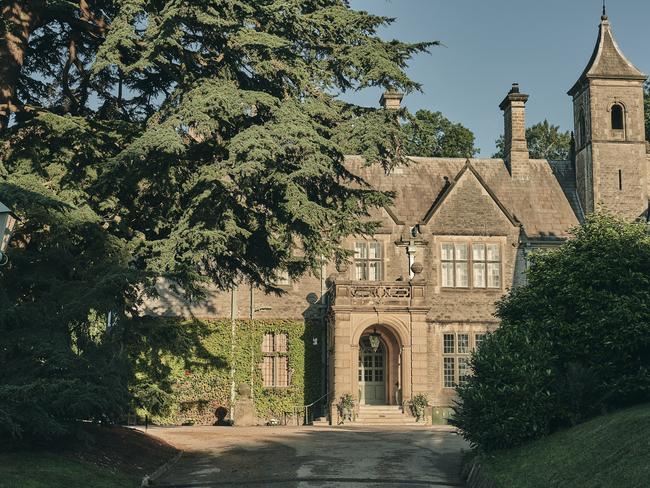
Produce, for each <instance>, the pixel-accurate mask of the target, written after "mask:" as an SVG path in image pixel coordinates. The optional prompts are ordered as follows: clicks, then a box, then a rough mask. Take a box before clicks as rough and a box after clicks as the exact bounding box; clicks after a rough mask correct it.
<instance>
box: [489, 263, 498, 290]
mask: <svg viewBox="0 0 650 488" xmlns="http://www.w3.org/2000/svg"><path fill="white" fill-rule="evenodd" d="M487 285H488V288H501V263H488V265H487Z"/></svg>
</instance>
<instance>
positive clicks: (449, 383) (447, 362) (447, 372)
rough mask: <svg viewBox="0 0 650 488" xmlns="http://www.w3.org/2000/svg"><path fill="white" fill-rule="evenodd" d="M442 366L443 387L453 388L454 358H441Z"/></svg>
mask: <svg viewBox="0 0 650 488" xmlns="http://www.w3.org/2000/svg"><path fill="white" fill-rule="evenodd" d="M443 368H444V369H443V372H444V373H443V374H444V386H445V388H453V387H454V370H455V362H454V358H443Z"/></svg>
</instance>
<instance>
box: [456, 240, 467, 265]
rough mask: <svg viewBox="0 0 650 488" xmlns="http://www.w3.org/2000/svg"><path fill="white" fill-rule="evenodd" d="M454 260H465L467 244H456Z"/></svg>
mask: <svg viewBox="0 0 650 488" xmlns="http://www.w3.org/2000/svg"><path fill="white" fill-rule="evenodd" d="M455 247H456V261H467V244H456V245H455Z"/></svg>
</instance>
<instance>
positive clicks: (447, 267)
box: [442, 263, 454, 288]
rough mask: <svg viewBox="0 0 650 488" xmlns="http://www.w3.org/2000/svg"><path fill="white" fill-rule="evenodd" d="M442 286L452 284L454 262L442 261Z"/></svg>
mask: <svg viewBox="0 0 650 488" xmlns="http://www.w3.org/2000/svg"><path fill="white" fill-rule="evenodd" d="M442 286H443V287H445V288H451V287H453V286H454V263H442Z"/></svg>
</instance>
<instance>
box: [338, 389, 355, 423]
mask: <svg viewBox="0 0 650 488" xmlns="http://www.w3.org/2000/svg"><path fill="white" fill-rule="evenodd" d="M338 409H339V414H340V415H341V423H344V422H345V421H346V420H348V421H350V422H352V414H353V412H354V398H353V397H352V395H351V394H350V393H346V394H345V395H343V396H342V397H341V399H340V400H339V403H338Z"/></svg>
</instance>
